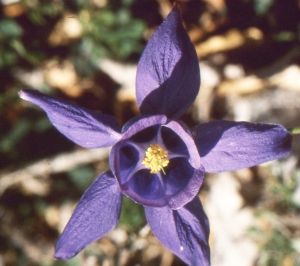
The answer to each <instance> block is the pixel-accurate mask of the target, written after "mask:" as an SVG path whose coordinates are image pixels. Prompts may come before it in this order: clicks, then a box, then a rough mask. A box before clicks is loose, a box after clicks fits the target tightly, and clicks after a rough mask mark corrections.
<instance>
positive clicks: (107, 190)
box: [20, 6, 292, 266]
mask: <svg viewBox="0 0 300 266" xmlns="http://www.w3.org/2000/svg"><path fill="white" fill-rule="evenodd" d="M199 86H200V71H199V63H198V59H197V55H196V52H195V49H194V47H193V45H192V43H191V41H190V39H189V37H188V35H187V34H186V32H185V30H184V28H183V26H182V23H181V17H180V11H179V9H178V7H176V6H175V7H174V9H173V11H172V12H171V13H170V15H169V16H168V17H167V18H166V20H165V21H164V22H163V23H162V25H161V26H160V27H159V28H158V29H157V30H156V32H155V33H154V34H153V36H152V38H151V39H150V40H149V42H148V45H147V46H146V48H145V50H144V52H143V54H142V57H141V59H140V62H139V65H138V70H137V81H136V95H137V103H138V105H139V108H140V111H141V114H142V115H141V116H140V117H137V118H134V119H132V120H130V121H128V122H127V123H126V124H125V125H124V126H123V128H122V129H121V128H120V127H119V125H118V123H117V121H116V119H115V118H113V117H111V116H108V115H103V114H99V113H97V112H93V111H89V110H86V109H84V108H81V107H78V106H76V105H73V104H71V103H67V102H65V101H63V100H59V99H56V98H54V97H51V96H48V95H44V94H42V93H39V92H37V91H31V90H23V91H21V92H20V97H21V98H23V99H24V100H27V101H30V102H32V103H34V104H36V105H38V106H40V107H41V108H42V109H44V111H45V112H46V113H47V115H48V117H49V119H50V120H51V122H52V124H53V125H54V126H55V127H56V128H57V129H58V130H59V131H60V132H62V133H63V134H64V135H65V136H66V137H68V138H69V139H71V140H72V141H74V142H75V143H77V144H78V145H81V146H83V147H86V148H101V147H108V146H113V147H112V150H111V154H110V158H109V161H110V167H111V171H107V172H105V173H103V174H102V175H100V176H99V177H98V178H97V179H96V181H95V182H94V183H93V184H92V185H91V186H90V187H89V188H88V189H87V191H86V192H85V193H84V195H83V197H82V198H81V199H80V201H79V204H78V206H77V207H76V209H75V211H74V213H73V215H72V217H71V219H70V221H69V223H68V224H67V226H66V228H65V230H64V232H63V233H62V235H61V237H60V239H59V240H58V242H57V245H56V253H55V257H56V258H58V259H69V258H72V257H73V256H75V255H76V254H77V253H78V252H79V251H81V250H82V249H83V248H84V247H85V246H87V245H88V244H90V243H91V242H93V241H95V240H97V239H99V238H100V237H102V236H103V235H105V234H106V233H107V232H109V231H110V230H111V229H113V228H114V227H115V226H116V224H117V223H118V221H119V217H120V211H121V203H122V197H123V195H126V196H128V197H129V198H131V199H132V200H133V201H135V202H136V203H139V204H142V205H143V206H144V207H145V213H146V218H147V220H148V223H149V225H150V227H151V229H152V231H153V233H154V234H155V235H156V237H157V238H158V239H159V240H160V242H161V243H162V244H163V245H164V246H165V247H167V248H168V249H169V250H170V251H172V252H173V253H175V254H176V255H177V256H178V257H180V258H181V259H182V260H183V261H184V262H186V263H187V264H189V265H197V266H199V265H209V264H210V262H209V261H210V254H209V246H208V235H209V223H208V220H207V217H206V215H205V213H204V210H203V208H202V205H201V202H200V200H199V198H198V197H197V193H198V191H199V189H200V186H201V184H202V182H203V178H204V173H205V171H206V172H212V173H215V172H220V171H231V170H237V169H240V168H245V167H250V166H253V165H257V164H260V163H263V162H266V161H270V160H274V159H277V158H280V157H282V156H285V155H287V154H288V153H289V152H290V150H291V142H292V138H291V135H290V133H289V132H288V131H287V130H285V129H284V128H283V127H282V126H280V125H275V124H253V123H247V122H239V123H238V122H232V121H213V122H209V123H205V124H201V125H198V126H196V127H194V128H192V129H188V128H187V126H186V125H185V124H184V123H182V122H181V121H179V120H177V119H178V118H179V117H180V116H181V115H182V114H183V113H184V112H185V111H186V110H187V109H188V108H189V107H190V105H191V104H192V103H193V101H194V100H195V98H196V96H197V94H198V91H199Z"/></svg>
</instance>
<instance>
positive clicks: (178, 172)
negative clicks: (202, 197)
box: [110, 116, 204, 209]
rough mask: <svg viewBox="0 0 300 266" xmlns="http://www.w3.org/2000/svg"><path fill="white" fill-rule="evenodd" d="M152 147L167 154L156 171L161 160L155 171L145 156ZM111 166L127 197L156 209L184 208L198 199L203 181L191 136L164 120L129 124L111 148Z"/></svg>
mask: <svg viewBox="0 0 300 266" xmlns="http://www.w3.org/2000/svg"><path fill="white" fill-rule="evenodd" d="M138 129H139V130H138ZM153 145H154V146H155V145H157V146H156V147H159V148H160V149H162V150H163V151H164V154H166V157H165V159H166V163H165V164H162V165H161V167H158V168H157V169H156V168H155V167H157V165H159V164H160V163H161V161H160V159H158V161H156V159H154V165H155V167H154V166H153V167H154V168H152V165H151V163H149V165H150V166H149V165H147V163H145V158H146V157H147V155H146V153H147V152H149V147H152V146H153ZM155 152H156V151H154V155H153V156H154V157H155V156H156V155H155ZM155 158H157V157H155ZM110 166H111V169H112V171H113V173H114V175H115V176H116V178H117V180H118V182H119V185H120V188H121V190H122V192H123V193H124V194H126V195H127V196H128V197H130V198H131V199H132V200H134V201H135V202H137V203H139V204H142V205H145V206H153V207H163V206H167V205H168V206H169V207H170V208H172V209H178V208H180V207H182V206H184V205H185V204H186V203H188V202H189V201H191V200H192V199H193V198H194V197H195V196H196V194H197V193H198V191H199V188H200V186H201V184H202V181H203V177H204V169H203V167H202V166H201V164H200V157H199V153H198V150H197V147H196V145H195V143H194V140H193V138H192V137H191V134H190V133H189V132H187V131H186V129H184V128H183V127H182V126H181V125H180V124H179V123H177V122H176V121H173V120H167V119H166V117H165V116H150V117H141V118H140V119H135V120H134V121H133V122H132V123H131V122H130V126H128V127H126V130H125V131H124V132H123V135H122V137H121V140H120V141H119V142H118V143H116V144H115V145H114V146H113V148H112V151H111V155H110Z"/></svg>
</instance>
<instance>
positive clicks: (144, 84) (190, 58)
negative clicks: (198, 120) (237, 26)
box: [136, 7, 200, 118]
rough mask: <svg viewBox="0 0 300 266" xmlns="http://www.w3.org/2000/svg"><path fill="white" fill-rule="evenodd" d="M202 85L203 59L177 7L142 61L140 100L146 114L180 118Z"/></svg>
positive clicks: (138, 78)
mask: <svg viewBox="0 0 300 266" xmlns="http://www.w3.org/2000/svg"><path fill="white" fill-rule="evenodd" d="M199 87H200V70H199V62H198V58H197V55H196V51H195V48H194V46H193V44H192V42H191V40H190V39H189V37H188V35H187V33H186V31H185V30H184V28H183V26H182V22H181V15H180V11H179V9H178V8H177V7H174V8H173V10H172V12H171V13H170V14H169V16H168V17H167V18H166V20H165V21H164V22H163V23H162V24H161V26H159V27H158V29H157V30H156V31H155V33H154V34H153V36H152V37H151V39H150V40H149V42H148V44H147V46H146V48H145V50H144V52H143V54H142V56H141V59H140V61H139V64H138V69H137V77H136V96H137V103H138V105H139V107H140V111H141V113H142V114H143V115H153V114H164V115H166V116H168V117H169V118H177V117H180V116H181V115H182V114H184V113H185V112H186V110H187V109H188V108H189V107H190V105H191V104H192V103H193V102H194V100H195V98H196V96H197V94H198V92H199Z"/></svg>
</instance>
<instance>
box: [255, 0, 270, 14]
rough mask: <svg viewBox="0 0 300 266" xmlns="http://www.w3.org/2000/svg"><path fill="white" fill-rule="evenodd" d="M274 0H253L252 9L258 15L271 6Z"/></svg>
mask: <svg viewBox="0 0 300 266" xmlns="http://www.w3.org/2000/svg"><path fill="white" fill-rule="evenodd" d="M273 2H274V0H254V10H255V13H256V14H257V15H258V16H261V15H264V14H265V13H266V12H267V11H268V10H269V8H270V7H271V6H272V4H273Z"/></svg>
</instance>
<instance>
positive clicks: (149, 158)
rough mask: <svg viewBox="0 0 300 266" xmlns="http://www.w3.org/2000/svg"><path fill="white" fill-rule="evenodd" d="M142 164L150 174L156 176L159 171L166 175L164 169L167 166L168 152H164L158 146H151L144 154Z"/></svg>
mask: <svg viewBox="0 0 300 266" xmlns="http://www.w3.org/2000/svg"><path fill="white" fill-rule="evenodd" d="M142 163H143V164H144V165H145V166H146V167H147V168H150V169H151V171H150V173H151V174H156V173H157V172H159V171H160V170H162V171H163V173H164V174H166V173H165V171H164V167H166V166H167V165H168V164H169V159H168V151H166V150H164V149H163V148H162V147H161V146H159V144H151V145H150V146H149V148H148V149H147V150H146V152H145V158H144V160H143V161H142Z"/></svg>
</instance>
